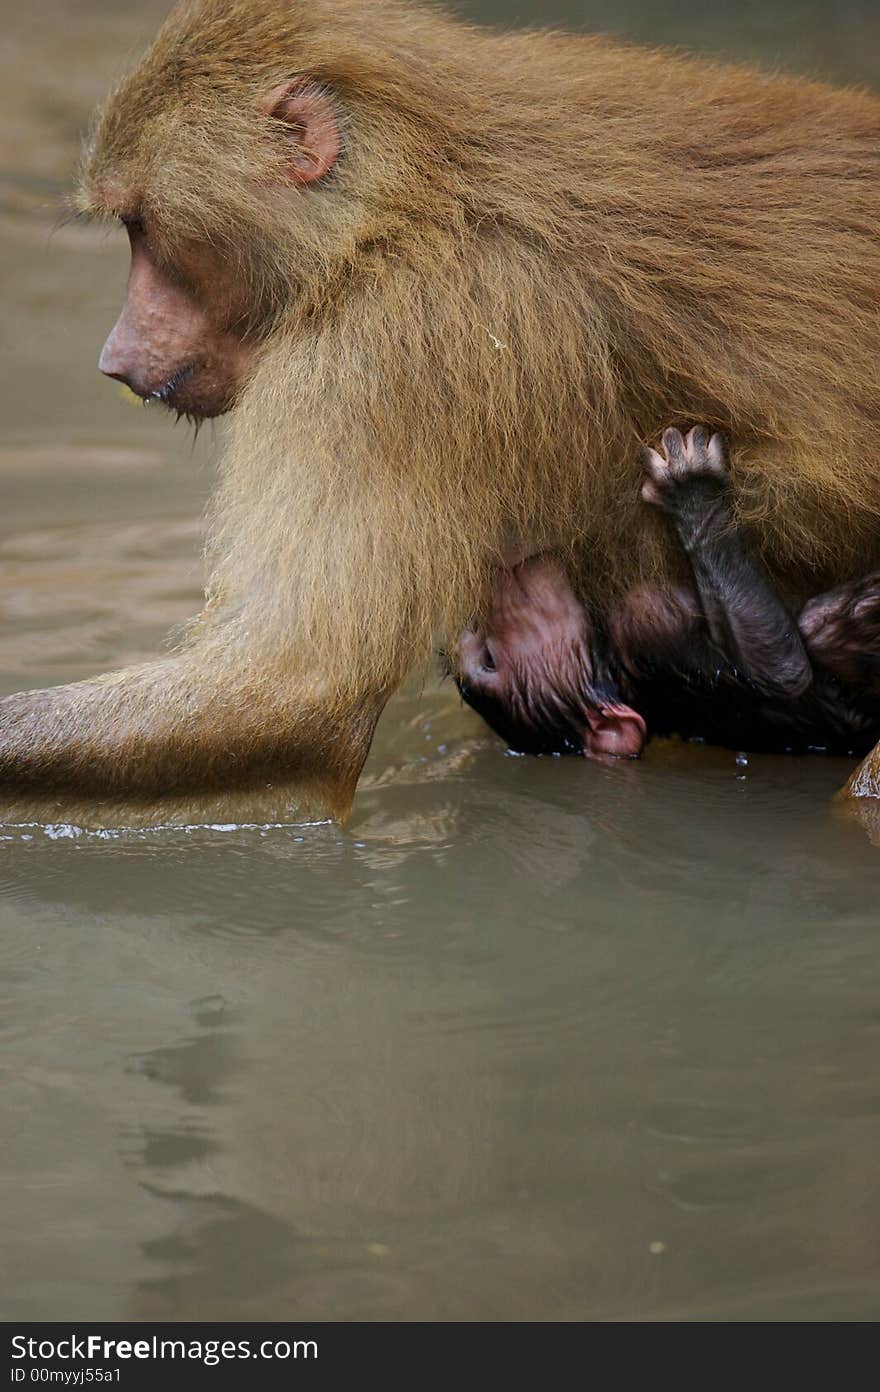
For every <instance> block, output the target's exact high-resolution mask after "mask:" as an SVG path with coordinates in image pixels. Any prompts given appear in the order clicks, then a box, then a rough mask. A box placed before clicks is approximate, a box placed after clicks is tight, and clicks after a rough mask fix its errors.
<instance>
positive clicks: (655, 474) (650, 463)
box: [639, 445, 669, 485]
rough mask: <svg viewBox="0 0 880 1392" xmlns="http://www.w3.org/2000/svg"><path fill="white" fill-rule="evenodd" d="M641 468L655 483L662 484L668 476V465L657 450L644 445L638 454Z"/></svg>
mask: <svg viewBox="0 0 880 1392" xmlns="http://www.w3.org/2000/svg"><path fill="white" fill-rule="evenodd" d="M639 459H640V461H641V465H642V468H643V469H644V471H645V473H646V474H647V475H648V478H649V479H652V480H653V481H654V482H655V483H658V484H660V485H662V484H664V483H665V482H666V481H667V479H668V476H669V464H668V463H667V461H666V460H665V459H664V458H663V455H662V454H660V453H659V452H658V451H657V450H655V449H651V448H650V446H648V445H646V446H645V447H644V449H642V450H641V451H640V453H639Z"/></svg>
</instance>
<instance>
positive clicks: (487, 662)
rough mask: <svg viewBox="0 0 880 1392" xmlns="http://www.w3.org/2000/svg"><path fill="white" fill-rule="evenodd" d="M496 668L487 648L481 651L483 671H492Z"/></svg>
mask: <svg viewBox="0 0 880 1392" xmlns="http://www.w3.org/2000/svg"><path fill="white" fill-rule="evenodd" d="M496 670H497V669H496V667H495V659H494V657H493V656H492V654H491V653H490V651H489V649H488V648H487V649H486V651H485V652H484V653H483V671H484V672H494V671H496Z"/></svg>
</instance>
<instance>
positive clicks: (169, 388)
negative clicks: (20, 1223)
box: [143, 362, 199, 410]
mask: <svg viewBox="0 0 880 1392" xmlns="http://www.w3.org/2000/svg"><path fill="white" fill-rule="evenodd" d="M198 366H199V364H198V363H196V362H191V363H186V364H185V365H184V366H183V367H179V368H178V369H177V371H176V372H175V373H173V375H172V376H171V377H169V378H168V381H167V382H166V383H165V385H164V386H162V387H159V388H158V389H157V390H156V391H151V392H146V393H145V394H144V397H143V400H144V405H145V406H150V405H151V404H152V403H153V402H154V401H158V402H159V403H160V405H162V406H168V407H169V408H170V409H171V410H174V408H175V401H174V398H175V396H176V395H177V393H178V392H179V391H180V388H181V387H182V386H183V384H184V382H188V381H189V379H190V377H192V375H193V373H194V372H196V371H197V370H198Z"/></svg>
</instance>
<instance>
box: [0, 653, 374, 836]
mask: <svg viewBox="0 0 880 1392" xmlns="http://www.w3.org/2000/svg"><path fill="white" fill-rule="evenodd" d="M234 657H235V660H234V662H232V663H230V662H229V660H228V659H227V661H226V664H225V665H224V664H223V663H221V661H220V660H219V658H218V657H217V655H216V654H212V653H211V652H210V651H208V652H205V651H203V650H200V649H198V648H194V649H193V650H191V651H185V652H182V653H180V654H178V655H175V656H173V657H169V658H168V659H166V660H162V661H157V662H153V663H148V664H146V665H144V666H140V667H133V668H129V669H127V670H125V671H122V672H116V673H111V674H110V675H106V676H102V677H98V678H96V679H95V680H92V681H86V682H80V683H76V684H75V685H71V686H62V687H56V688H50V689H48V690H41V691H29V692H22V693H20V694H17V695H15V696H8V697H6V698H5V699H4V700H2V701H0V816H2V817H3V818H4V820H6V821H31V820H33V821H46V820H49V821H56V822H57V821H70V822H77V823H79V824H82V825H87V826H129V825H156V824H161V823H163V822H167V823H180V822H181V821H183V822H193V821H195V822H202V821H206V820H207V821H214V820H218V819H221V820H228V821H232V820H240V817H241V815H244V816H245V817H246V819H247V820H248V821H257V820H259V821H263V820H269V821H273V820H283V821H302V820H318V819H321V820H323V819H328V818H333V819H337V820H344V818H345V817H346V816H347V814H348V811H349V807H350V804H351V800H352V797H353V794H354V788H355V785H356V783H357V779H358V776H359V774H360V771H361V768H362V766H363V763H364V760H365V759H366V756H367V753H368V751H369V747H370V742H371V740H372V736H373V731H374V729H375V726H376V722H377V720H378V718H379V715H380V713H381V710H382V707H383V706H384V704H385V699H386V698H385V696H378V695H373V696H364V697H363V698H362V699H360V700H359V701H356V702H355V701H353V700H349V701H348V703H347V704H346V705H345V707H341V706H340V705H338V704H334V702H333V701H332V700H331V699H330V698H329V694H328V692H327V691H326V690H323V691H322V690H321V689H320V688H319V687H318V685H315V686H312V687H311V688H307V687H306V685H305V684H304V683H303V681H302V678H299V679H298V680H297V681H294V680H293V679H292V678H291V676H290V674H289V673H288V674H286V673H284V672H282V671H266V669H265V667H264V666H261V665H260V664H256V663H255V664H253V675H251V674H250V673H249V670H248V661H247V655H246V654H243V653H237V654H235V655H234ZM334 712H335V713H334Z"/></svg>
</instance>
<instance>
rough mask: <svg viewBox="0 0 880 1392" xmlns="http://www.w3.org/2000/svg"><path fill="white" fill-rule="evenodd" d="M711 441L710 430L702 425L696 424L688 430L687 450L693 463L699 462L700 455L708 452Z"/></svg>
mask: <svg viewBox="0 0 880 1392" xmlns="http://www.w3.org/2000/svg"><path fill="white" fill-rule="evenodd" d="M708 443H709V432H708V430H706V429H705V428H704V427H703V426H702V425H695V426H692V428H691V429H690V430H689V431H688V434H687V438H686V440H685V452H686V453H687V456H688V459H689V461H690V462H691V463H697V462H698V461H699V459H700V456H701V455H703V454H705V453H706V448H707V446H708Z"/></svg>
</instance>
